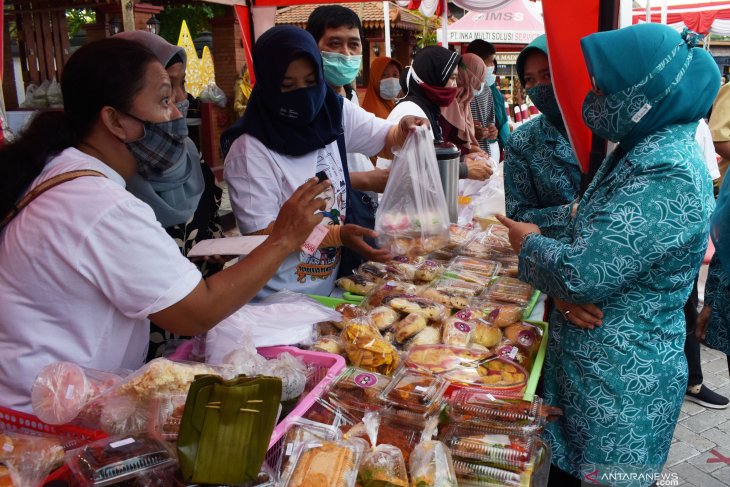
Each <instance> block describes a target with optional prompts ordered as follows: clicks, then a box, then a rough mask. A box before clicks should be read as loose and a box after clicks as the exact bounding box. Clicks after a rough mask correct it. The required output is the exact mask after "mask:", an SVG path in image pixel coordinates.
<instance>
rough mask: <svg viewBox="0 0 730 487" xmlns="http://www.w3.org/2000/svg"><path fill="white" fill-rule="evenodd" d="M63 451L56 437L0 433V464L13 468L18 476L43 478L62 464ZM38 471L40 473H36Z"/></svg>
mask: <svg viewBox="0 0 730 487" xmlns="http://www.w3.org/2000/svg"><path fill="white" fill-rule="evenodd" d="M63 461H64V451H63V446H62V445H61V442H60V440H59V439H58V438H53V437H50V436H30V435H25V434H22V433H15V432H8V433H4V434H0V464H3V465H7V466H9V467H11V468H14V469H15V471H16V473H17V474H18V476H19V478H22V479H26V480H27V479H29V478H35V477H38V476H40V478H43V477H44V476H45V475H44V474H43V472H44V471H45V472H46V474H47V473H48V472H50V471H52V470H53V469H55V468H57V467H60V466H61V465H63ZM39 473H40V475H38V474H39Z"/></svg>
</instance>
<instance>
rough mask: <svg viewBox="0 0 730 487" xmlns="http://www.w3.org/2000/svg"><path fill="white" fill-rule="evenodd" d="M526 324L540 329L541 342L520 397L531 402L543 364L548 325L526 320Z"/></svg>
mask: <svg viewBox="0 0 730 487" xmlns="http://www.w3.org/2000/svg"><path fill="white" fill-rule="evenodd" d="M526 322H527V323H532V324H533V325H536V326H539V327H540V328H542V342H540V348H539V349H538V350H537V355H535V361H534V362H533V363H532V370H531V371H530V378H529V379H527V385H526V386H525V393H524V394H523V395H522V399H524V400H525V401H532V399H533V398H534V397H535V390H536V389H537V383H538V381H539V380H540V375H542V366H543V364H544V363H545V355H546V354H547V345H548V324H547V323H545V322H544V321H531V320H526Z"/></svg>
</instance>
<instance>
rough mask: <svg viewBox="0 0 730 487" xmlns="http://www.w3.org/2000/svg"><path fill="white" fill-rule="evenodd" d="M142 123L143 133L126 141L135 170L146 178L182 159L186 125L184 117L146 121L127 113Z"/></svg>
mask: <svg viewBox="0 0 730 487" xmlns="http://www.w3.org/2000/svg"><path fill="white" fill-rule="evenodd" d="M127 115H129V116H130V117H132V118H135V119H137V120H139V121H140V122H142V123H143V124H144V135H143V136H142V137H140V138H139V139H137V140H133V141H131V142H126V144H127V147H128V148H129V151H130V152H131V153H132V155H134V158H135V160H136V161H137V172H139V174H141V175H142V177H145V178H148V177H150V176H153V175H160V174H162V173H163V172H165V171H166V170H167V169H170V168H171V167H172V166H174V165H175V164H176V163H178V162H179V161H180V159H182V157H183V155H184V154H185V150H186V149H185V138H186V137H187V136H188V125H187V123H186V121H185V118H184V117H180V118H178V119H177V120H170V121H169V122H157V123H153V122H146V121H144V120H141V119H139V118H137V117H135V116H134V115H130V114H127Z"/></svg>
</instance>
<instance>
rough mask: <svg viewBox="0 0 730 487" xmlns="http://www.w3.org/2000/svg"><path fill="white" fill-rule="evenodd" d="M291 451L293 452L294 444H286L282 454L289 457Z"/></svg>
mask: <svg viewBox="0 0 730 487" xmlns="http://www.w3.org/2000/svg"><path fill="white" fill-rule="evenodd" d="M293 450H294V443H287V444H286V452H285V453H284V455H286V456H288V457H290V456H291V454H292V451H293Z"/></svg>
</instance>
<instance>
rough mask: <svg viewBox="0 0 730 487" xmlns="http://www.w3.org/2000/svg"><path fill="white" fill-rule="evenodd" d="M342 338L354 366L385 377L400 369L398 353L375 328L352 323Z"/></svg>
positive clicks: (346, 328) (344, 331) (343, 332)
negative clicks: (397, 368)
mask: <svg viewBox="0 0 730 487" xmlns="http://www.w3.org/2000/svg"><path fill="white" fill-rule="evenodd" d="M340 337H341V338H342V341H343V342H344V345H345V352H346V353H347V358H348V359H349V360H350V363H351V364H352V365H354V366H356V367H360V368H362V369H366V370H371V371H373V372H378V373H381V374H384V375H390V374H392V373H393V371H394V370H395V369H396V367H398V363H399V362H400V357H399V356H398V351H397V350H396V349H395V348H394V347H393V345H391V344H390V343H388V342H387V341H386V340H385V339H384V338H383V337H382V336H381V335H380V332H378V330H377V329H376V328H375V327H374V326H372V325H369V324H361V323H350V324H349V325H347V326H346V327H345V329H344V330H343V331H342V335H341V336H340Z"/></svg>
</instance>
